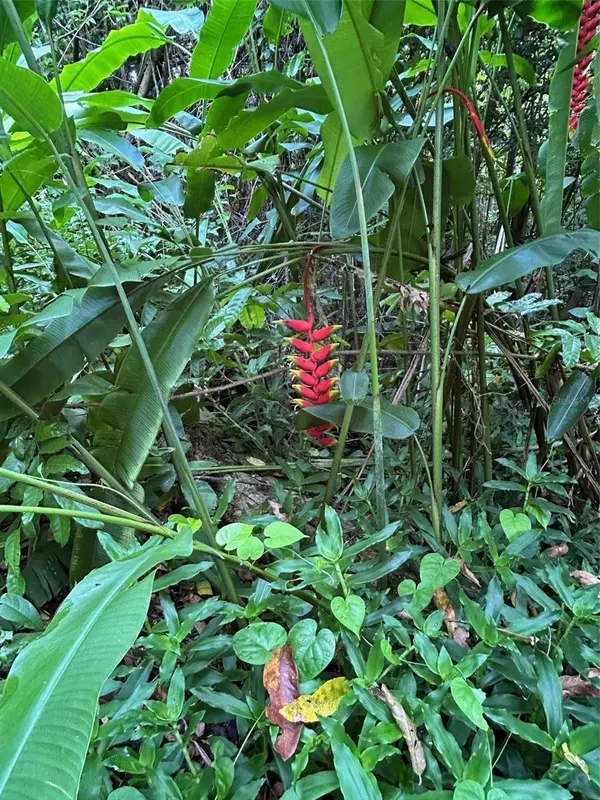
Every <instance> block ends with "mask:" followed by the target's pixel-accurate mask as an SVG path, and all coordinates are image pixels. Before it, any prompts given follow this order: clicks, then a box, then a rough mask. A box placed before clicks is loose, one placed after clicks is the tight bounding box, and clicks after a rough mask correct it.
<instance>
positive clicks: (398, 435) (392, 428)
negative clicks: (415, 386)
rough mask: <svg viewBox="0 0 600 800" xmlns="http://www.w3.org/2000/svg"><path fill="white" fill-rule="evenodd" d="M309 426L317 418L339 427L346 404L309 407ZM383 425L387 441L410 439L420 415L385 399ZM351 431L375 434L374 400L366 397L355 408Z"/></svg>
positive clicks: (307, 419) (382, 410) (382, 403)
mask: <svg viewBox="0 0 600 800" xmlns="http://www.w3.org/2000/svg"><path fill="white" fill-rule="evenodd" d="M306 411H307V417H306V418H305V420H306V421H307V424H306V425H305V427H310V425H311V424H313V423H311V422H310V420H309V417H317V418H318V419H324V420H327V421H328V422H335V423H336V424H337V425H339V424H340V423H341V421H342V418H343V416H344V413H345V411H346V404H345V403H327V404H323V405H320V406H309V407H308V408H307V409H306ZM381 423H382V430H383V436H384V438H386V439H408V438H409V437H411V436H412V435H413V433H414V432H415V431H416V430H417V429H418V427H419V425H420V419H419V415H418V414H417V412H416V411H414V410H413V409H412V408H406V407H405V406H395V405H393V404H392V403H390V401H389V400H386V399H385V398H382V399H381ZM350 430H353V431H359V432H360V433H373V398H372V397H366V398H365V399H364V400H362V401H361V402H360V403H358V404H357V405H355V406H354V410H353V413H352V420H351V423H350Z"/></svg>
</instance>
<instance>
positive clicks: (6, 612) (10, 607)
mask: <svg viewBox="0 0 600 800" xmlns="http://www.w3.org/2000/svg"><path fill="white" fill-rule="evenodd" d="M0 619H3V620H5V621H6V622H10V623H11V624H12V625H14V626H15V628H17V629H18V628H29V629H30V630H32V631H41V630H43V628H44V624H43V622H42V618H41V617H40V615H39V613H38V610H37V608H36V607H35V606H34V605H33V604H32V603H30V602H29V600H26V599H25V598H24V597H21V596H20V595H18V594H11V593H10V592H7V593H6V594H3V595H2V597H0ZM332 655H333V654H332Z"/></svg>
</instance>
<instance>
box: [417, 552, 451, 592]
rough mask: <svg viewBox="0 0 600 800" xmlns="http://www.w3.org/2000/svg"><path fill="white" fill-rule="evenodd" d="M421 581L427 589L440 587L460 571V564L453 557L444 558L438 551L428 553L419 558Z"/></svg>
mask: <svg viewBox="0 0 600 800" xmlns="http://www.w3.org/2000/svg"><path fill="white" fill-rule="evenodd" d="M419 570H420V577H421V583H422V584H423V585H424V586H426V587H427V588H428V589H441V588H443V587H444V586H446V584H448V583H450V581H451V580H454V578H456V576H457V575H458V574H459V572H460V564H459V563H458V561H455V559H453V558H444V556H441V555H440V554H439V553H428V554H427V555H426V556H423V558H422V559H421V565H420V567H419Z"/></svg>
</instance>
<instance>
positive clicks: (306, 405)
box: [292, 397, 313, 408]
mask: <svg viewBox="0 0 600 800" xmlns="http://www.w3.org/2000/svg"><path fill="white" fill-rule="evenodd" d="M292 403H294V404H295V405H297V406H298V408H310V406H312V405H313V403H311V402H310V401H308V400H300V399H299V398H298V397H294V399H293V400H292Z"/></svg>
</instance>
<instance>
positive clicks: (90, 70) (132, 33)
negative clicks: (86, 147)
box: [57, 22, 169, 99]
mask: <svg viewBox="0 0 600 800" xmlns="http://www.w3.org/2000/svg"><path fill="white" fill-rule="evenodd" d="M168 41H169V39H168V37H167V36H165V34H164V33H163V31H162V30H161V29H160V28H159V27H158V26H157V25H155V24H153V23H151V22H134V23H133V24H132V25H125V26H124V27H123V28H120V29H119V30H116V31H115V30H113V31H111V32H110V33H109V34H108V36H107V37H106V39H105V40H104V41H103V42H102V45H101V46H100V47H99V48H97V49H96V50H92V51H91V52H90V53H88V54H87V55H86V57H85V58H84V59H83V61H77V62H76V63H74V64H68V65H67V66H66V67H63V70H62V72H61V73H60V83H61V87H62V90H63V92H75V91H79V92H89V91H91V90H92V89H95V88H96V87H97V86H98V85H99V84H100V83H102V81H103V80H105V79H106V78H108V77H110V76H111V75H112V74H113V72H116V70H118V69H119V67H120V66H122V65H123V64H124V63H125V62H126V61H127V59H128V58H130V57H131V56H136V55H139V54H140V53H146V52H147V51H148V50H154V49H155V48H157V47H161V46H162V45H163V44H166V42H168ZM57 99H58V98H57Z"/></svg>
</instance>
